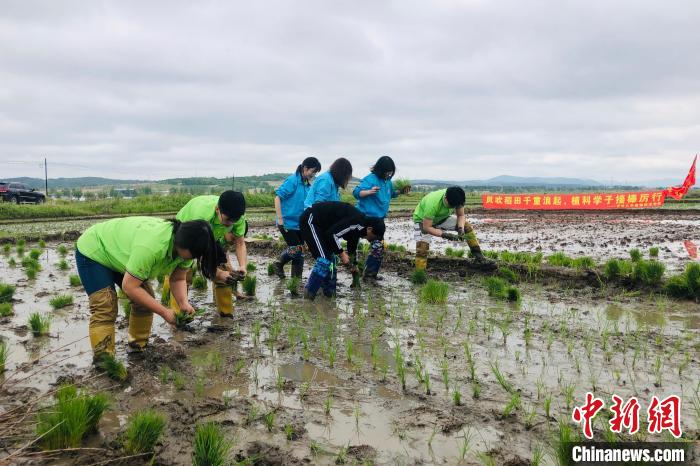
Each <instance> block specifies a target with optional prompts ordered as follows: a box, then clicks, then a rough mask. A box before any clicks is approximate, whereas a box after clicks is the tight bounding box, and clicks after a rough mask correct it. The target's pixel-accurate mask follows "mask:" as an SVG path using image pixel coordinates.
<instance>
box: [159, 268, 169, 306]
mask: <svg viewBox="0 0 700 466" xmlns="http://www.w3.org/2000/svg"><path fill="white" fill-rule="evenodd" d="M160 303H161V304H162V305H163V306H170V276H169V275H168V276H166V277H165V278H163V286H162V288H161V290H160Z"/></svg>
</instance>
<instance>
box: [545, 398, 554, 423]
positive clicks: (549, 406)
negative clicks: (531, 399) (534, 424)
mask: <svg viewBox="0 0 700 466" xmlns="http://www.w3.org/2000/svg"><path fill="white" fill-rule="evenodd" d="M551 410H552V394H551V393H547V396H546V397H544V415H545V416H546V417H547V419H551V418H552V411H551Z"/></svg>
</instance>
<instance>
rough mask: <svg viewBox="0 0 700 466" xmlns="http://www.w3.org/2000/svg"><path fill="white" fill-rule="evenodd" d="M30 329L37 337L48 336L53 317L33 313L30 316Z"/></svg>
mask: <svg viewBox="0 0 700 466" xmlns="http://www.w3.org/2000/svg"><path fill="white" fill-rule="evenodd" d="M29 328H30V329H31V331H32V334H33V335H34V336H35V337H40V336H42V335H46V334H48V333H49V329H50V328H51V316H49V315H42V314H39V313H38V312H32V313H31V314H30V315H29Z"/></svg>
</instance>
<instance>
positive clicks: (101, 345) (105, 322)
mask: <svg viewBox="0 0 700 466" xmlns="http://www.w3.org/2000/svg"><path fill="white" fill-rule="evenodd" d="M88 302H89V306H90V325H89V333H90V346H92V353H93V358H94V359H95V360H98V359H99V357H100V355H101V354H102V353H108V354H110V355H112V356H114V353H115V350H114V341H115V332H114V322H115V321H116V320H117V312H118V304H117V303H118V302H117V292H116V291H115V290H114V288H112V287H109V286H108V287H107V288H102V289H101V290H98V291H95V292H94V293H92V294H91V295H90V296H89V297H88Z"/></svg>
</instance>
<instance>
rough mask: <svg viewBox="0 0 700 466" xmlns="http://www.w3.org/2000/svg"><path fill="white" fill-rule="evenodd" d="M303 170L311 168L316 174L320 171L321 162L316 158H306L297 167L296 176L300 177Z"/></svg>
mask: <svg viewBox="0 0 700 466" xmlns="http://www.w3.org/2000/svg"><path fill="white" fill-rule="evenodd" d="M304 168H313V169H314V170H316V171H317V172H320V171H321V162H319V161H318V159H317V158H316V157H306V158H305V159H304V161H303V162H301V163H300V164H299V165H298V166H297V174H299V175H301V172H302V170H303V169H304Z"/></svg>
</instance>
